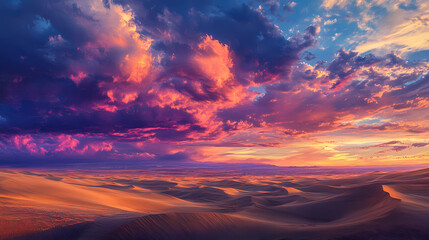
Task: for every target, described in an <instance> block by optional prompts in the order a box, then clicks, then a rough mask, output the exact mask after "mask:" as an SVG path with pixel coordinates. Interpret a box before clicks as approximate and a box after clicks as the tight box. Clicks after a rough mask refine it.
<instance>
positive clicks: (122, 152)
mask: <svg viewBox="0 0 429 240" xmlns="http://www.w3.org/2000/svg"><path fill="white" fill-rule="evenodd" d="M224 3H225V4H220V3H217V2H212V1H182V2H180V4H179V3H178V2H177V1H156V0H153V1H152V0H147V1H127V0H122V1H103V0H91V1H85V2H79V1H72V0H61V1H55V2H46V1H42V0H35V1H22V2H21V3H20V4H18V5H11V4H9V3H1V5H0V6H1V7H0V20H1V21H2V22H3V23H8V24H0V30H1V32H3V33H7V35H6V37H4V38H1V39H0V48H1V50H2V52H3V53H4V54H3V55H2V56H1V57H0V112H1V116H0V139H1V145H0V149H1V154H2V155H3V156H8V157H10V156H14V155H17V156H18V155H19V156H22V157H23V158H24V156H25V157H35V156H38V157H39V158H42V156H44V157H46V158H52V159H54V158H55V157H64V158H66V157H68V158H80V159H84V158H91V157H92V158H95V157H101V156H102V157H103V158H106V159H111V158H126V159H143V160H147V161H157V160H159V161H164V160H165V161H170V160H179V161H185V160H186V159H197V158H201V159H205V158H208V157H207V156H206V155H204V154H202V153H201V152H204V147H207V146H217V147H219V148H223V147H225V145H228V144H229V145H230V146H236V147H243V146H246V147H252V146H257V147H260V148H274V147H283V146H284V145H283V144H285V141H286V140H285V139H295V140H296V139H304V138H311V137H313V136H314V135H316V134H323V133H332V134H336V132H339V131H350V132H352V131H355V132H359V131H361V132H383V133H384V132H395V131H405V132H408V133H410V134H411V133H413V134H416V135H417V134H419V133H423V132H426V131H427V130H428V129H429V126H427V123H426V122H424V120H422V119H423V118H424V115H423V114H421V113H423V112H425V110H427V108H428V107H429V101H428V97H429V96H428V91H427V89H428V87H429V86H428V74H427V72H428V65H427V64H425V63H413V62H409V61H407V59H405V58H404V57H403V56H401V55H400V54H396V53H392V52H388V53H387V54H379V53H372V54H360V53H359V52H357V51H351V50H346V49H340V50H338V52H337V54H336V55H335V56H334V58H333V59H332V60H330V61H329V62H328V61H325V60H321V59H319V58H320V57H323V56H326V54H319V53H320V51H318V50H317V49H315V48H316V47H317V46H318V39H319V34H320V32H321V27H320V26H319V25H318V24H313V25H310V26H308V25H306V26H301V27H300V28H299V29H300V31H297V32H292V31H290V32H289V31H287V32H284V31H283V30H282V28H281V26H278V25H276V24H278V21H279V20H278V19H277V17H278V16H277V15H275V16H274V15H272V12H275V14H280V13H279V12H280V11H281V8H282V6H280V5H279V4H277V3H276V2H274V1H263V2H262V3H259V2H258V3H257V5H259V4H261V5H263V7H262V8H266V5H270V6H271V7H272V8H270V9H268V8H267V9H268V11H265V10H263V9H260V8H259V6H254V5H255V2H249V3H244V4H242V3H240V4H238V3H235V2H224ZM362 4H364V3H363V2H359V6H361V5H362ZM395 4H396V3H395ZM404 4H405V3H404ZM286 5H287V6H288V7H284V10H285V11H291V10H292V8H293V7H295V3H293V2H290V3H287V4H286ZM286 5H285V6H286ZM396 5H397V6H398V7H397V8H398V9H400V8H402V9H403V8H407V11H420V9H421V6H420V5H419V2H416V3H415V5H416V6H418V8H417V9H416V10H413V8H414V7H412V5H409V4H408V5H400V4H396ZM347 6H348V4H347V3H346V1H339V2H338V1H337V2H336V3H333V2H329V3H328V1H326V2H325V8H326V9H331V8H332V9H333V8H346V7H347ZM383 6H384V5H383ZM398 11H399V10H398ZM400 11H404V10H400ZM270 14H271V15H270ZM312 18H313V17H312ZM331 19H337V18H331ZM338 19H339V18H338ZM316 22H318V23H322V22H321V21H319V20H318V21H316ZM333 22H334V20H331V22H329V21H325V22H324V23H325V24H327V25H329V24H330V23H333ZM413 23H414V22H413ZM416 24H418V23H416ZM419 24H420V23H419ZM398 26H399V25H398ZM401 26H402V25H401ZM416 26H417V25H416ZM414 27H415V26H414V25H413V26H411V28H413V29H414ZM297 29H298V28H297ZM324 30H326V29H322V33H323V31H324ZM410 31H411V32H413V31H415V30H412V29H410ZM407 34H408V33H407ZM407 34H405V35H407ZM336 36H337V35H334V36H333V37H336ZM341 36H344V35H341ZM322 37H323V36H322ZM415 42H417V41H415ZM415 42H414V43H415ZM368 43H369V41H368ZM362 46H363V45H362ZM313 52H314V53H315V54H313ZM303 60H307V61H308V62H312V63H313V62H316V61H317V62H316V63H314V64H310V63H305V62H302V61H303ZM319 60H320V61H319ZM369 117H373V118H378V117H380V118H381V117H383V119H386V120H384V121H383V122H376V123H366V124H358V123H359V122H360V121H361V120H362V119H365V118H369ZM139 144H142V145H139ZM192 144H196V145H198V146H201V148H198V150H199V151H201V152H197V150H192V148H191V147H189V146H191V145H192ZM165 145H169V147H166V146H165ZM147 146H151V147H147ZM417 146H418V145H416V146H413V147H417ZM410 148H411V147H410ZM397 150H398V151H400V150H403V149H401V148H400V147H399V145H398V148H397ZM314 151H316V152H318V153H317V154H315V155H317V156H323V157H326V158H328V157H330V156H334V155H335V154H334V153H332V152H323V151H322V150H320V149H316V150H314ZM319 151H320V153H319ZM300 153H301V152H300ZM300 153H298V154H296V156H303V155H301V154H300ZM211 154H213V152H212V153H211ZM216 154H217V152H216ZM300 158H301V157H300ZM302 158H303V157H302ZM169 159H170V160H169Z"/></svg>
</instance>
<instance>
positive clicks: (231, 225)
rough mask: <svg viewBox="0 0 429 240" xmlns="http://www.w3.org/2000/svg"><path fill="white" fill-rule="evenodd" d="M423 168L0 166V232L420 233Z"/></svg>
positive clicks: (29, 235) (168, 235) (428, 174)
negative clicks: (141, 170)
mask: <svg viewBox="0 0 429 240" xmlns="http://www.w3.org/2000/svg"><path fill="white" fill-rule="evenodd" d="M428 192H429V170H428V169H423V170H418V171H410V172H394V173H380V172H376V173H370V174H362V175H359V176H350V177H345V176H344V175H338V176H334V175H333V176H317V175H316V176H226V177H197V176H195V177H193V176H174V177H172V176H156V175H151V174H146V175H142V174H118V173H87V174H78V173H58V172H56V173H53V172H51V173H44V172H40V171H17V170H13V171H8V170H4V171H1V172H0V211H1V213H2V214H1V216H0V238H1V239H44V240H45V239H70V240H72V239H106V240H116V239H131V240H132V239H429V229H427V226H428V225H429V193H428Z"/></svg>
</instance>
